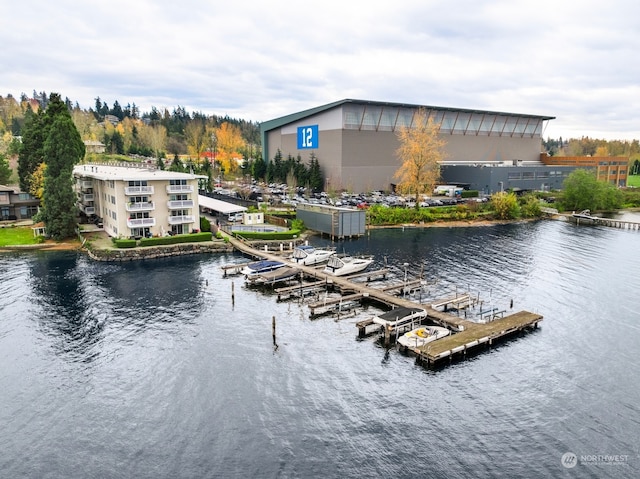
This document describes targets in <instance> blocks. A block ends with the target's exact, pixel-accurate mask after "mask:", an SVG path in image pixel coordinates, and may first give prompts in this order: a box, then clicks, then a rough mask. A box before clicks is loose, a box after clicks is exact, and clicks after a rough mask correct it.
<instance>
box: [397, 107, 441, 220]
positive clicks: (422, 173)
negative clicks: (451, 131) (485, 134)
mask: <svg viewBox="0 0 640 479" xmlns="http://www.w3.org/2000/svg"><path fill="white" fill-rule="evenodd" d="M397 136H398V140H399V141H400V147H399V148H398V150H397V151H396V154H397V156H398V158H399V159H400V161H402V165H401V166H400V168H399V169H398V170H397V171H396V173H395V175H394V177H395V178H397V179H398V180H399V181H398V185H397V190H398V191H399V192H400V193H402V194H413V195H415V198H416V208H417V207H418V204H419V199H420V198H419V197H420V195H421V194H423V193H425V192H430V191H432V190H433V188H434V186H435V184H436V182H437V181H438V179H439V177H440V161H442V160H443V159H444V146H445V145H446V142H445V140H444V139H443V138H442V137H440V125H439V124H438V123H436V122H435V121H434V120H433V118H431V117H429V116H428V115H427V112H426V111H425V110H424V109H422V108H421V109H418V110H417V111H416V113H415V114H414V117H413V122H412V124H411V125H409V126H404V127H402V128H400V129H399V130H398V133H397Z"/></svg>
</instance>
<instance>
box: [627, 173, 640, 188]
mask: <svg viewBox="0 0 640 479" xmlns="http://www.w3.org/2000/svg"><path fill="white" fill-rule="evenodd" d="M627 186H635V187H636V188H640V175H629V176H627Z"/></svg>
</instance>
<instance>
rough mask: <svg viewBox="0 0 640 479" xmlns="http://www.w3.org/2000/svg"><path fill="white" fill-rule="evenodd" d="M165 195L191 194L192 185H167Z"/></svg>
mask: <svg viewBox="0 0 640 479" xmlns="http://www.w3.org/2000/svg"><path fill="white" fill-rule="evenodd" d="M167 193H169V194H171V193H193V185H167Z"/></svg>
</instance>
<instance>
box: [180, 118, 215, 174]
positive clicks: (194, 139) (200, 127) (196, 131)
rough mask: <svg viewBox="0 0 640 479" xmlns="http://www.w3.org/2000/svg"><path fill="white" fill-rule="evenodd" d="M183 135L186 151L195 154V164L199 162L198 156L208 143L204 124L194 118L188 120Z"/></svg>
mask: <svg viewBox="0 0 640 479" xmlns="http://www.w3.org/2000/svg"><path fill="white" fill-rule="evenodd" d="M184 136H185V139H186V140H187V151H188V152H189V154H190V155H192V156H195V157H196V162H197V164H200V157H201V156H202V154H203V153H204V150H205V149H206V147H207V146H208V144H209V141H208V139H207V137H206V134H205V129H204V124H203V123H201V122H199V121H196V120H193V121H190V122H189V123H187V126H185V128H184Z"/></svg>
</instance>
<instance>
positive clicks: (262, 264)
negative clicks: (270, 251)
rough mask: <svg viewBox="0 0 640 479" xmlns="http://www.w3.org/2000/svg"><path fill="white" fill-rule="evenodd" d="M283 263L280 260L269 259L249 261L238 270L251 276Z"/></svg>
mask: <svg viewBox="0 0 640 479" xmlns="http://www.w3.org/2000/svg"><path fill="white" fill-rule="evenodd" d="M283 266H285V264H284V263H283V262H282V261H273V260H269V259H265V260H262V261H256V262H254V263H249V264H248V265H246V266H245V267H244V268H242V270H241V271H240V272H241V273H242V274H244V275H245V276H253V275H256V274H260V273H266V272H268V271H273V270H274V269H278V268H282V267H283Z"/></svg>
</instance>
